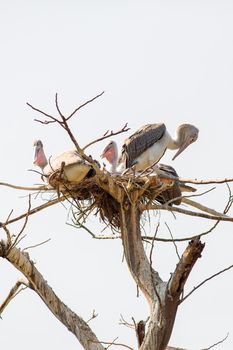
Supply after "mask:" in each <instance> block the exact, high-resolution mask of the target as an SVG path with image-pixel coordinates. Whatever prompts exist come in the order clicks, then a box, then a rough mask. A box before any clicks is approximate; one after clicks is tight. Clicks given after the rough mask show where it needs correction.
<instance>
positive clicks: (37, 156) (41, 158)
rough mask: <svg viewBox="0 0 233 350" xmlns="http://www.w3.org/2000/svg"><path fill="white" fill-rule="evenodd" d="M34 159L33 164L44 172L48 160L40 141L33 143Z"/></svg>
mask: <svg viewBox="0 0 233 350" xmlns="http://www.w3.org/2000/svg"><path fill="white" fill-rule="evenodd" d="M33 147H34V157H33V164H35V165H37V166H39V167H40V168H41V169H42V170H43V169H44V167H45V166H46V165H47V164H48V162H47V158H46V156H45V154H44V149H43V143H42V142H41V141H40V140H36V141H34V143H33Z"/></svg>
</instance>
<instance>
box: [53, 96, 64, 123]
mask: <svg viewBox="0 0 233 350" xmlns="http://www.w3.org/2000/svg"><path fill="white" fill-rule="evenodd" d="M57 98H58V96H57V92H56V94H55V105H56V108H57V111H58V113H59V115H60V117H61V118H64V115H63V114H62V112H61V110H60V107H59V105H58V99H57Z"/></svg>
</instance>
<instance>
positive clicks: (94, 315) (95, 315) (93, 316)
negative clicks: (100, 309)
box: [86, 310, 98, 323]
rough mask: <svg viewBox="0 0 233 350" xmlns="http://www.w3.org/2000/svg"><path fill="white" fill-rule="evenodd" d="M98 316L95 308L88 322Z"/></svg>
mask: <svg viewBox="0 0 233 350" xmlns="http://www.w3.org/2000/svg"><path fill="white" fill-rule="evenodd" d="M97 316H98V314H96V313H95V310H93V312H92V316H91V317H90V318H89V320H87V321H86V323H89V322H90V321H91V320H93V319H94V318H96V317H97Z"/></svg>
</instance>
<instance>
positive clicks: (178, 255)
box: [165, 222, 180, 260]
mask: <svg viewBox="0 0 233 350" xmlns="http://www.w3.org/2000/svg"><path fill="white" fill-rule="evenodd" d="M165 225H166V226H167V229H168V231H169V233H170V236H171V239H172V243H173V244H174V247H175V251H176V255H177V257H178V259H179V260H180V254H179V251H178V248H177V245H176V243H175V241H174V237H173V235H172V231H171V229H170V227H169V226H168V224H167V223H166V222H165Z"/></svg>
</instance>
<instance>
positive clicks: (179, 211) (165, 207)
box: [140, 204, 233, 222]
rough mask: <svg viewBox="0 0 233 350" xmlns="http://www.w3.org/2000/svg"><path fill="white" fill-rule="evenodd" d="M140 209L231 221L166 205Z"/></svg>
mask: <svg viewBox="0 0 233 350" xmlns="http://www.w3.org/2000/svg"><path fill="white" fill-rule="evenodd" d="M140 209H141V210H142V211H144V210H168V211H171V212H172V211H174V212H177V213H181V214H185V215H189V216H197V217H200V218H204V219H210V220H220V221H231V222H232V221H233V218H232V217H226V216H225V215H224V216H223V215H208V214H204V213H197V212H194V211H191V210H186V209H181V208H177V207H169V206H167V205H159V204H157V205H156V204H151V205H150V204H149V205H146V204H141V205H140Z"/></svg>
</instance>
